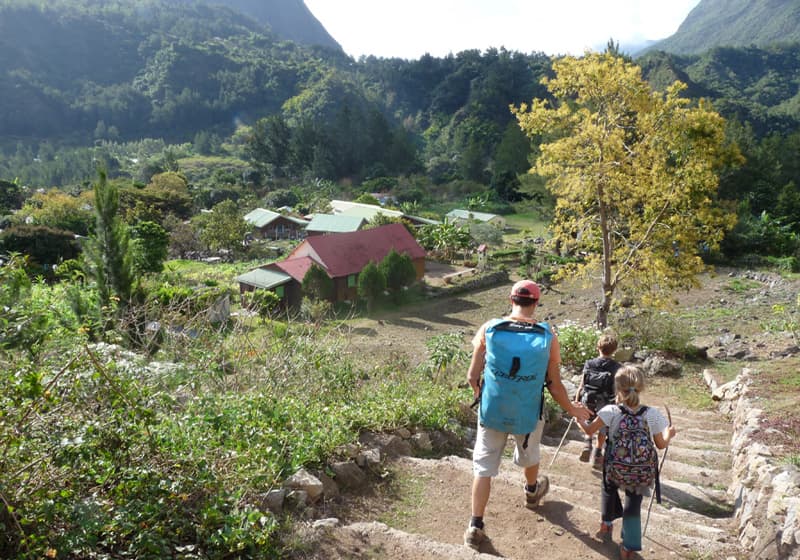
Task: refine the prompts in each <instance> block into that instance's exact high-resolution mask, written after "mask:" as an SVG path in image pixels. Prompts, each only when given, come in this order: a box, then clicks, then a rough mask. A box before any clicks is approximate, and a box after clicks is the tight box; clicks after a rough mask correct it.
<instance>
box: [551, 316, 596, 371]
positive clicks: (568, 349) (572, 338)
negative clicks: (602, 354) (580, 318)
mask: <svg viewBox="0 0 800 560" xmlns="http://www.w3.org/2000/svg"><path fill="white" fill-rule="evenodd" d="M599 336H600V331H598V330H597V329H595V328H593V327H582V326H580V325H577V324H574V323H567V324H565V325H563V326H560V327H559V328H558V342H559V344H560V346H561V361H562V363H563V364H564V365H566V366H570V367H573V368H582V367H583V364H584V363H585V362H586V360H589V359H591V358H594V357H595V356H596V354H597V338H598V337H599Z"/></svg>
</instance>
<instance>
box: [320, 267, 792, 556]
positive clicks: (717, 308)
mask: <svg viewBox="0 0 800 560" xmlns="http://www.w3.org/2000/svg"><path fill="white" fill-rule="evenodd" d="M750 276H751V277H750V278H747V277H745V276H744V274H743V273H742V272H741V271H732V270H718V271H717V272H716V273H713V274H708V275H705V276H703V278H702V279H701V281H702V286H701V287H700V288H698V289H695V290H691V291H689V292H686V293H679V294H675V296H674V303H673V307H672V309H670V310H668V313H673V314H675V315H676V316H679V317H682V318H683V319H682V320H684V321H685V322H686V324H687V328H690V329H692V331H693V332H694V333H695V334H696V337H695V340H696V341H697V342H699V343H703V344H707V345H709V346H712V347H713V346H715V345H716V348H719V347H720V346H719V342H718V341H719V339H720V338H721V337H725V338H728V339H730V338H731V337H738V343H740V344H742V345H744V346H745V347H747V348H748V349H749V350H750V351H751V357H750V358H748V361H746V362H745V361H736V360H724V361H720V360H710V361H708V362H704V363H701V364H694V365H690V366H689V367H687V369H686V372H687V373H686V375H684V377H683V378H681V379H678V380H675V379H670V380H655V381H654V382H653V383H652V386H651V388H650V398H651V399H652V400H655V401H656V403H658V404H669V405H670V406H671V407H672V408H673V410H675V409H677V410H680V409H681V408H684V409H685V410H686V407H689V408H691V409H692V410H686V412H685V415H684V417H685V418H686V419H687V420H690V421H691V422H700V423H701V424H702V423H707V424H711V423H713V422H714V421H715V418H716V413H715V412H714V411H713V404H712V403H711V401H710V399H708V398H699V399H688V398H687V395H694V396H696V395H697V394H700V393H703V394H705V393H707V391H706V389H705V387H701V386H700V382H699V378H700V373H699V372H700V370H701V369H702V368H706V367H707V368H711V369H712V370H714V371H716V373H717V375H718V377H720V378H723V379H728V378H731V377H733V376H734V375H736V374H737V373H738V372H739V371H741V369H742V367H749V368H752V369H753V370H755V371H756V372H757V373H756V375H757V376H760V377H759V380H760V381H763V383H759V385H760V387H759V388H757V390H759V391H761V392H762V394H763V396H764V397H765V400H766V402H767V404H768V405H769V406H767V409H768V410H770V411H771V413H772V415H773V418H774V420H775V421H776V422H779V423H781V422H782V423H783V424H782V426H783V427H784V429H785V430H789V433H790V434H791V433H792V432H791V430H798V429H800V420H798V419H800V415H798V413H797V411H796V410H795V406H794V404H793V403H796V402H797V396H798V394H799V393H800V383H798V382H797V371H798V367H797V366H798V362H799V361H800V360H798V358H797V357H795V356H788V357H776V356H775V354H776V353H777V352H782V351H784V350H785V349H786V348H787V347H790V346H792V344H793V341H792V340H791V338H789V337H788V336H787V335H785V334H781V333H776V332H771V331H770V329H768V328H767V327H768V326H769V325H771V324H773V323H774V322H775V314H774V311H773V305H775V304H787V303H793V302H794V299H795V296H796V294H797V293H798V288H800V281H798V280H794V279H784V278H781V277H780V276H778V275H775V274H769V275H750ZM513 280H514V279H512V281H513ZM512 281H509V282H506V283H503V284H502V285H497V286H494V287H490V288H487V289H483V290H479V291H475V292H473V293H469V294H463V295H457V296H453V297H441V298H439V299H434V300H430V301H426V302H424V303H422V304H418V305H414V306H409V307H404V308H403V309H400V310H396V311H392V312H387V313H383V314H381V316H380V317H374V318H363V319H358V320H356V321H355V322H354V324H353V325H352V332H351V336H350V343H349V352H352V353H354V354H356V355H359V356H361V357H363V358H364V359H375V360H380V361H384V360H386V359H392V360H394V361H396V362H397V363H407V364H408V367H413V366H414V365H416V364H418V363H420V362H422V361H423V360H425V359H426V357H427V350H426V346H425V342H426V340H428V339H429V338H431V337H432V336H434V335H436V334H441V333H445V332H454V331H455V332H460V333H462V334H463V336H464V344H465V348H467V347H468V341H469V339H470V338H471V336H472V334H473V333H474V331H475V329H476V328H477V327H478V326H479V325H480V324H481V323H482V322H484V321H485V320H487V319H489V318H491V317H494V316H499V315H502V314H505V313H506V312H507V311H508V300H507V296H508V291H509V288H510V285H511V283H512ZM595 300H596V296H595V291H594V290H593V289H591V288H585V287H582V286H579V285H576V284H561V285H557V286H555V287H554V289H550V290H545V291H544V292H543V295H542V298H541V307H540V309H539V317H540V318H541V319H546V320H548V321H550V322H552V323H554V324H556V325H560V324H563V323H565V322H567V321H572V322H577V323H580V324H584V325H587V326H588V325H590V324H591V321H592V319H593V317H594V309H595ZM464 373H465V372H460V373H459V374H457V375H459V376H463V374H464ZM460 379H461V378H460ZM460 379H459V381H460ZM785 379H791V380H794V381H792V382H790V383H785ZM793 383H794V385H793ZM467 393H468V391H467V390H466V389H465V398H467V396H468V395H467ZM690 400H691V402H688V401H690ZM698 407H699V410H698ZM703 418H705V420H704V419H703ZM559 429H561V430H562V431H563V426H562V427H560V428H559ZM693 429H695V428H693ZM794 435H795V436H800V433H795V434H794ZM553 437H554V435H552V434H551V436H550V438H551V439H552V438H553ZM702 437H703V436H702V434H701V435H700V439H701V441H702ZM726 437H727V440H726ZM796 439H800V437H797V438H796ZM727 441H729V435H728V436H725V434H722V435H721V436H720V450H719V451H713V453H716V454H717V456H718V459H717V462H719V463H720V464H719V465H715V467H714V468H715V469H716V468H721V469H725V468H729V467H726V466H725V462H726V461H729V457H728V458H726V455H727V453H725V449H727ZM771 443H773V444H774V443H776V442H771ZM783 443H785V442H778V444H783ZM569 444H570V445H569V446H571V447H572V448H575V447H576V446H578V445H579V443H578V442H577V441H571V442H569ZM698 445H702V443H700V444H698ZM569 446H568V447H569ZM574 451H575V450H574V449H573V452H574ZM544 452H545V453H547V451H544ZM678 452H679V451H678ZM792 452H794V453H797V452H798V449H797V447H796V444H795V446H794V447H792V448H787V453H792ZM684 453H685V454H687V455H690V456H691V455H692V454H694V453H697V451H692V450H691V449H688V450H686V451H684ZM467 456H468V453H466V452H465V453H464V458H463V460H464V461H467V463H468V459H466V457H467ZM690 462H691V460H690ZM456 464H458V465H460V467H458V468H457V467H456V466H455V465H456ZM543 464H545V462H544V461H543ZM559 464H560V467H559ZM574 465H579V463H576V462H575V461H574V458H573V459H572V460H570V459H567V458H565V459H559V461H558V462H557V463H556V466H555V467H554V469H555V470H554V471H551V472H552V474H553V475H554V476H555V480H556V484H557V485H558V484H559V483H561V484H562V485H563V484H566V485H571V484H572V483H571V482H569V481H570V480H571V479H570V476H571V475H570V470H571V469H574V468H575V466H574ZM463 466H464V464H463V463H461V462H460V460H459V459H458V458H451V459H450V460H449V462H442V461H432V462H430V463H424V462H422V463H420V462H413V461H412V462H411V463H408V462H400V463H398V464H396V465H395V466H394V467H391V468H390V469H389V470H388V471H387V477H386V479H385V481H384V483H383V484H376V485H373V486H371V487H370V488H369V489H368V490H367V491H366V492H365V493H363V494H362V495H360V496H351V497H349V498H348V499H346V500H344V501H343V502H342V503H341V504H340V507H339V509H338V510H336V511H333V512H332V513H333V514H335V515H337V516H339V517H340V518H341V519H342V520H343V521H344V522H345V523H352V522H357V521H370V522H372V521H376V520H378V521H384V522H387V523H388V524H389V525H390V526H391V527H395V528H398V529H402V530H404V531H409V532H410V533H412V534H422V535H432V536H433V538H434V539H435V540H433V541H431V542H430V543H429V544H428V545H427V548H426V546H423V547H422V548H416V547H412V550H413V551H414V552H411V553H409V552H407V550H406V549H405V548H404V546H401V544H399V543H401V540H398V538H396V536H393V537H392V538H389V537H386V538H384V537H380V536H376V530H375V528H374V527H372V529H368V528H365V529H364V530H363V532H359V531H354V532H341V531H340V532H337V533H336V536H335V538H332V539H331V540H329V541H324V540H323V542H320V543H319V547H318V548H317V549H316V551H315V552H314V553H313V554H311V555H310V556H309V557H313V558H315V559H316V558H355V559H368V558H369V559H373V558H374V559H379V558H381V559H383V558H398V559H409V560H410V559H412V558H460V557H462V554H465V555H464V556H463V557H465V558H469V557H471V556H470V555H469V554H467V553H466V552H462V551H461V549H463V548H464V547H461V548H460V549H459V548H454V549H444V550H442V549H440V548H439V547H441V546H449V545H448V544H447V543H450V544H453V543H460V539H461V537H460V531H461V530H463V525H464V523H465V520H466V516H467V515H468V503H469V483H470V474H469V471H468V469H467V470H465V469H464V468H463ZM689 469H690V470H691V469H692V467H689ZM695 470H697V469H695ZM713 472H715V473H717V474H716V475H712V476H714V477H715V478H716V477H719V480H721V481H727V480H728V479H729V475H728V473H726V472H725V471H724V470H722V471H718V472H717V471H713ZM559 473H563V477H562V478H559V476H560V474H559ZM515 474H517V473H515ZM695 474H697V473H695ZM683 476H688V475H686V474H683V473H680V474H679V478H680V477H683ZM697 476H702V477H708V476H709V475H708V473H703V472H702V471H701V472H700V473H699V474H697ZM564 477H565V478H564ZM573 490H574V489H570V490H569V492H572V491H573ZM515 491H516V494H514V492H515ZM562 491H563V492H567V491H568V490H566V489H563V490H562ZM578 491H583V490H581V489H578ZM557 492H558V490H557V489H556V492H554V494H555V496H554V497H553V498H552V500H553V505H551V506H550V507H549V509H548V510H547V512H546V513H545V514H542V515H536V514H533V515H530V512H527V513H526V512H525V510H524V508H521V506H520V505H519V504H517V503H516V502H514V504H513V507H512V506H511V504H509V505H508V506H506V510H507V511H505V512H504V513H503V512H502V511H501V513H499V514H498V515H500V516H503V515H505V516H510V517H509V519H508V520H506V521H503V517H500V518H493V519H492V522H493V524H494V527H498V524H500V525H499V526H500V527H503V525H502V523H504V522H509V523H515V524H518V523H523V524H524V527H522V528H515V529H514V531H515V532H516V533H517V534H519V535H520V536H519V537H518V541H519V542H517V541H515V540H514V539H512V540H508V539H507V538H506V537H504V536H503V535H502V534H501V535H498V543H499V545H500V546H501V547H503V549H504V550H505V553H503V554H501V553H499V552H497V551H496V550H494V551H493V550H485V551H483V552H489V553H493V554H494V555H502V556H511V557H517V558H527V557H528V555H529V554H530V551H531V550H534V551H535V550H537V548H539V547H541V546H542V545H543V543H546V545H547V546H548V547H551V546H552V545H553V543H556V544H557V547H558V554H557V555H556V556H557V558H559V559H570V560H571V559H575V558H616V549H615V548H614V547H613V546H609V545H603V544H602V543H598V542H596V541H595V540H594V539H593V538H592V536H591V534H590V531H589V528H590V527H591V526H592V524H593V523H594V522H595V521H596V520H595V517H596V512H593V511H590V512H588V513H587V512H583V513H578V512H577V511H576V512H572V513H570V510H572V509H573V507H574V506H573V505H570V503H569V502H559V501H558V500H559V499H558V497H557ZM518 493H519V492H518V488H517V486H516V485H514V484H512V485H511V489H508V488H505V487H504V486H503V485H501V483H500V482H498V489H497V493H496V495H495V494H493V500H494V503H495V504H496V507H497V509H500V508H501V506H500V505H497V504H502V503H503V502H504V500H515V499H518V498H519V496H517V494H518ZM585 506H587V507H590V509H591V506H592V504H585ZM509 507H511V509H510V510H508V509H507V508H509ZM576 516H577V517H576ZM574 519H579V520H580V522H581V523H582V525H583V526H582V527H577V526H573V525H571V523H573V522H574ZM711 523H712V525H713V524H715V523H716V522H714V521H712V522H711ZM709 530H716V529H714V527H711V526H710V527H709ZM392 531H393V530H392ZM520 531H522V532H521V533H520ZM368 533H370V535H371V536H367V534H368ZM377 533H380V530H378V531H377ZM456 533H458V534H456ZM503 539H505V540H503ZM376 543H378V544H376ZM537 543H538V544H537ZM724 546H727V545H724ZM731 546H732V547H734V548H733V550H734V551H735V545H733V544H732V545H731ZM404 550H405V551H404ZM420 550H423V551H424V550H427V551H428V552H425V553H424V554H423V553H422V552H420ZM421 554H422V555H421ZM675 555H676V553H675V551H674V550H673V551H672V552H666V551H664V550H652V549H651V550H647V551H645V554H644V555H643V556H644V557H645V558H672V557H675ZM556 556H552V555H551V556H550V557H553V558H555V557H556ZM678 556H685V557H690V556H686V551H685V550H684V552H683V553H681V552H680V551H678ZM531 557H535V556H531ZM693 557H694V558H712V557H714V556H693ZM726 557H727V558H733V557H736V556H735V555H733V554H731V555H728V553H727V552H726V555H725V556H723V558H726Z"/></svg>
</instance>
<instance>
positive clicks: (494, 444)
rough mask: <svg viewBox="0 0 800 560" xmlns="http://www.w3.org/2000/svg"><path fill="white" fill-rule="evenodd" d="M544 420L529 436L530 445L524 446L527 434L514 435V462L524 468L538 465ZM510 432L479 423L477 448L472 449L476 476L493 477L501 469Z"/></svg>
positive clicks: (473, 468)
mask: <svg viewBox="0 0 800 560" xmlns="http://www.w3.org/2000/svg"><path fill="white" fill-rule="evenodd" d="M543 430H544V421H542V420H540V421H539V422H537V423H536V428H535V429H534V430H533V432H531V434H530V437H528V447H527V448H526V449H523V448H522V445H523V444H524V442H525V434H521V435H516V434H515V435H513V436H512V437H513V438H514V441H515V446H514V464H515V465H519V466H520V467H522V468H528V467H532V466H533V465H538V464H539V460H540V456H539V443H540V442H541V440H542V431H543ZM508 436H509V434H507V433H505V432H498V431H497V430H493V429H491V428H486V427H484V426H482V425H481V424H480V423H478V435H477V437H476V439H475V449H474V450H473V451H472V470H473V472H474V473H475V476H480V477H493V476H497V473H498V472H499V471H500V461H501V459H502V457H503V450H504V449H505V447H506V442H507V441H508Z"/></svg>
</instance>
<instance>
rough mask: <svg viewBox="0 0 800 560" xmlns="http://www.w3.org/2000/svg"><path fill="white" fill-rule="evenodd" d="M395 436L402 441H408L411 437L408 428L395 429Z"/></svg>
mask: <svg viewBox="0 0 800 560" xmlns="http://www.w3.org/2000/svg"><path fill="white" fill-rule="evenodd" d="M395 434H397V436H398V437H400V438H403V439H409V438H410V437H411V431H410V430H409V429H408V428H397V429H396V430H395Z"/></svg>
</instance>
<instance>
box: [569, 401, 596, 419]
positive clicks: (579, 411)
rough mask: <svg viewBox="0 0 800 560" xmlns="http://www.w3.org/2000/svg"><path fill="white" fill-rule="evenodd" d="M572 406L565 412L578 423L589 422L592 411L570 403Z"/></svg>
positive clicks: (581, 405)
mask: <svg viewBox="0 0 800 560" xmlns="http://www.w3.org/2000/svg"><path fill="white" fill-rule="evenodd" d="M570 404H571V405H572V406H571V407H570V409H569V410H567V412H568V413H569V414H570V415H572V416H574V417H575V419H576V420H578V421H579V423H581V424H582V423H584V422H586V421H588V420H589V418H590V417H591V416H592V411H591V410H589V409H588V408H586V406H585V405H584V404H582V403H570Z"/></svg>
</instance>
